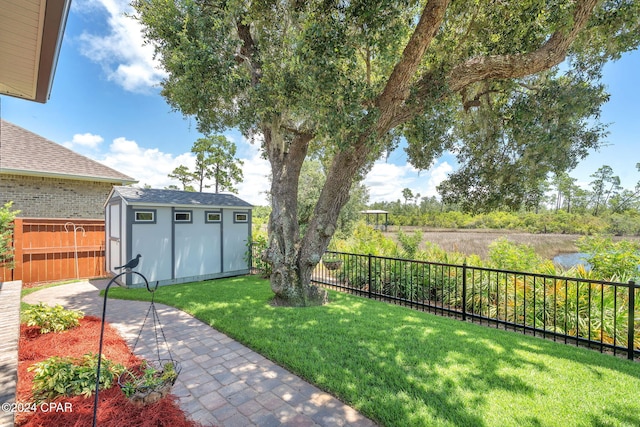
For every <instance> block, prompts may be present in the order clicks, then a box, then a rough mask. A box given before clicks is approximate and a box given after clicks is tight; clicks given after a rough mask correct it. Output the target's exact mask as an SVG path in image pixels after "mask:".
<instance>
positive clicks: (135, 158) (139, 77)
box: [0, 0, 640, 205]
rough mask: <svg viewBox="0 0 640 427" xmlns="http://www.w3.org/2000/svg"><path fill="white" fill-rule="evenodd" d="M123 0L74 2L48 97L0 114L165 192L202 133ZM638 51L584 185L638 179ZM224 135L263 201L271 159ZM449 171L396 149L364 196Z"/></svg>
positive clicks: (616, 78) (451, 163) (609, 77)
mask: <svg viewBox="0 0 640 427" xmlns="http://www.w3.org/2000/svg"><path fill="white" fill-rule="evenodd" d="M129 2H130V0H73V2H72V7H71V12H70V15H69V19H68V22H67V27H66V32H65V37H64V41H63V44H62V50H61V54H60V57H59V60H58V67H57V71H56V75H55V79H54V84H53V90H52V92H51V99H50V100H49V102H47V103H46V104H38V103H33V102H28V101H24V100H20V99H15V98H11V97H7V96H2V97H0V116H1V117H2V118H3V119H5V120H8V121H10V122H12V123H15V124H17V125H19V126H22V127H24V128H26V129H28V130H30V131H32V132H35V133H37V134H39V135H42V136H43V137H45V138H48V139H50V140H52V141H55V142H57V143H60V144H63V145H65V146H67V147H69V148H71V149H72V150H74V151H76V152H78V153H80V154H83V155H86V156H88V157H91V158H93V159H95V160H98V161H100V162H102V163H104V164H106V165H108V166H110V167H112V168H114V169H116V170H119V171H121V172H123V173H126V174H128V175H130V176H132V177H133V178H135V179H137V180H139V182H140V185H142V184H149V185H151V186H152V187H156V188H163V187H165V186H168V185H170V184H178V183H177V182H174V181H172V180H170V179H169V178H168V177H167V174H168V173H170V172H171V171H172V170H173V169H174V168H175V167H177V166H179V165H181V164H185V165H187V166H192V165H193V161H194V159H193V156H192V155H191V153H190V149H191V146H192V145H193V143H194V141H196V140H197V139H198V138H200V137H202V135H201V134H200V133H198V132H197V130H196V123H195V121H194V120H193V119H185V118H184V117H183V116H182V114H180V113H179V112H172V111H171V108H170V107H169V105H168V104H167V103H166V102H165V100H164V99H163V98H162V97H161V96H160V95H159V91H158V89H157V83H158V82H159V81H160V80H161V79H162V77H163V74H162V72H160V71H158V69H156V68H155V67H154V62H153V55H152V53H153V52H152V50H151V48H150V47H149V46H143V43H142V42H143V39H142V36H141V35H140V31H139V27H138V26H137V24H136V22H134V21H133V20H132V19H130V18H126V17H125V16H124V15H123V12H124V11H126V10H128V7H129V6H128V4H129ZM639 69H640V52H638V51H634V52H632V53H627V54H626V55H624V56H623V58H622V59H621V60H620V61H618V62H616V63H612V64H608V65H607V66H606V68H605V73H604V82H605V84H606V85H607V87H608V91H609V93H610V94H611V99H610V101H609V103H607V105H605V107H604V108H603V116H602V121H603V122H604V123H610V126H609V136H608V138H607V143H608V145H607V146H606V147H604V148H602V149H601V150H600V151H598V152H594V153H592V154H590V155H589V157H588V158H587V159H585V160H583V161H582V162H581V163H580V165H579V166H578V167H577V168H576V169H575V170H573V171H572V172H570V174H571V176H573V177H574V178H577V179H578V182H579V183H581V184H582V185H584V186H587V185H588V183H589V181H590V180H591V179H590V178H589V175H591V174H592V173H594V172H595V171H596V170H597V169H598V168H599V167H601V166H603V165H609V166H611V167H612V168H613V171H614V173H615V174H616V175H618V176H620V178H621V181H622V185H623V186H624V187H625V188H632V187H633V186H635V184H636V183H637V182H638V181H640V173H639V172H638V171H637V170H636V168H635V164H636V163H638V162H640V150H638V146H639V145H640V144H638V143H639V142H640V114H639V113H640V108H639V107H638V106H637V100H638V99H640V84H638V78H637V76H638V70H639ZM225 135H226V136H227V137H228V138H229V139H231V140H233V141H234V142H235V143H236V144H237V146H238V153H237V154H238V157H239V158H241V159H243V160H244V168H243V169H244V178H245V179H244V182H243V183H242V184H241V185H239V186H238V190H239V196H240V197H241V198H243V199H245V200H247V201H249V202H251V203H254V204H259V205H264V204H266V199H265V194H266V192H267V191H268V188H269V187H268V180H267V178H266V177H267V176H268V174H269V165H268V163H267V162H266V161H265V160H263V159H261V158H260V156H259V152H258V147H257V146H256V145H252V144H251V143H250V142H249V141H247V140H245V139H244V138H243V137H242V136H241V135H240V134H239V133H238V132H235V131H230V132H227V133H225ZM455 167H456V163H455V158H454V157H453V156H450V155H446V156H443V157H442V158H440V159H438V160H437V161H436V162H435V163H434V165H433V167H432V168H431V169H430V170H428V171H421V172H419V171H417V170H415V169H414V168H413V167H411V166H410V165H408V164H407V163H406V157H405V155H404V152H403V151H402V150H396V151H395V152H393V153H391V155H390V156H389V158H388V159H387V160H386V161H385V160H381V161H378V162H377V163H376V164H375V166H374V167H373V169H372V170H371V172H370V173H369V174H368V175H367V178H366V180H365V184H366V185H367V186H368V187H369V192H370V196H371V201H372V202H374V201H381V200H386V201H394V200H397V199H402V195H401V192H402V189H403V188H405V187H408V188H410V189H411V190H412V191H413V193H414V194H416V193H420V194H421V195H422V196H432V195H436V186H437V185H438V184H439V183H440V182H441V181H442V180H443V179H445V178H446V175H447V173H448V172H451V171H452V170H454V169H455Z"/></svg>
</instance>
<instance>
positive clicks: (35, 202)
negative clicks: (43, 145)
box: [0, 175, 113, 218]
mask: <svg viewBox="0 0 640 427" xmlns="http://www.w3.org/2000/svg"><path fill="white" fill-rule="evenodd" d="M112 185H113V184H110V183H105V182H90V181H78V180H72V179H58V178H44V177H33V176H21V175H0V204H1V205H4V204H5V203H6V202H8V201H13V209H19V210H20V211H21V212H20V214H19V215H18V216H19V217H24V218H27V217H35V218H104V208H103V206H104V202H105V200H106V199H107V196H108V195H109V191H111V188H112Z"/></svg>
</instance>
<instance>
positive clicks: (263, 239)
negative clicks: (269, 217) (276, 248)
mask: <svg viewBox="0 0 640 427" xmlns="http://www.w3.org/2000/svg"><path fill="white" fill-rule="evenodd" d="M267 246H268V241H267V233H265V232H263V231H254V233H253V237H252V239H251V241H250V242H249V243H248V244H247V252H246V254H245V259H246V260H247V262H250V263H251V267H252V268H255V269H257V270H258V271H260V272H261V273H262V276H263V277H269V276H271V264H269V263H268V262H266V261H264V260H263V259H262V255H263V254H264V253H265V251H266V250H267Z"/></svg>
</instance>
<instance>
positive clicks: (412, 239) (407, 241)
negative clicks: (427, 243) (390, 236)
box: [398, 230, 422, 259]
mask: <svg viewBox="0 0 640 427" xmlns="http://www.w3.org/2000/svg"><path fill="white" fill-rule="evenodd" d="M398 241H399V242H400V245H401V246H402V250H403V256H404V257H405V258H409V259H414V257H415V255H416V252H418V246H419V245H420V242H422V233H421V232H419V231H415V232H413V234H411V235H409V234H405V233H403V232H402V230H400V231H398Z"/></svg>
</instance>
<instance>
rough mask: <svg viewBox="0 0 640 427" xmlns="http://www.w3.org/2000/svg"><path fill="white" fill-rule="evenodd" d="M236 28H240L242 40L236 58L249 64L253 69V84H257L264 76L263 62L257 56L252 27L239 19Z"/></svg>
mask: <svg viewBox="0 0 640 427" xmlns="http://www.w3.org/2000/svg"><path fill="white" fill-rule="evenodd" d="M236 29H237V30H238V37H239V38H240V40H241V41H242V46H240V52H238V53H237V54H236V58H237V60H238V61H239V62H244V63H245V64H246V65H247V67H248V68H249V70H250V71H251V84H252V85H254V86H255V85H256V84H258V82H259V81H260V78H261V77H262V71H261V67H262V64H260V60H259V59H257V57H256V56H257V55H256V53H257V49H256V45H255V43H254V41H253V37H252V36H251V27H250V26H249V25H247V24H243V23H242V22H241V21H240V20H238V21H237V22H236Z"/></svg>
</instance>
